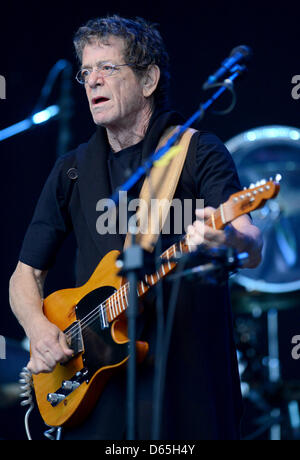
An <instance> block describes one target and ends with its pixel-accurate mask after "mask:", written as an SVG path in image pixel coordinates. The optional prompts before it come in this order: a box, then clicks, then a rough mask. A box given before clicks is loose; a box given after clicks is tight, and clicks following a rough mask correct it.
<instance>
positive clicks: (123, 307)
mask: <svg viewBox="0 0 300 460" xmlns="http://www.w3.org/2000/svg"><path fill="white" fill-rule="evenodd" d="M122 290H123V288H121V302H122V310H123V311H124V310H125V305H124V299H123V292H122Z"/></svg>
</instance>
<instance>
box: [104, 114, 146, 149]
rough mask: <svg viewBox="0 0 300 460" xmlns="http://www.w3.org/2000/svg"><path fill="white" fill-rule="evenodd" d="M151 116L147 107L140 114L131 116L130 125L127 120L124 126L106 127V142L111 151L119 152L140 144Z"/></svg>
mask: <svg viewBox="0 0 300 460" xmlns="http://www.w3.org/2000/svg"><path fill="white" fill-rule="evenodd" d="M151 115H152V109H151V107H150V106H149V107H148V106H147V107H145V108H144V110H143V111H142V112H141V113H139V114H134V115H133V116H132V119H131V123H128V120H127V123H126V126H124V127H123V126H121V125H118V126H109V127H107V128H106V132H107V137H108V142H109V144H110V146H111V149H112V151H113V152H119V151H120V150H123V149H126V148H127V147H131V146H132V145H136V144H138V143H139V142H141V141H142V140H143V139H144V137H145V134H146V131H147V129H148V126H149V121H150V118H151ZM128 126H129V127H128Z"/></svg>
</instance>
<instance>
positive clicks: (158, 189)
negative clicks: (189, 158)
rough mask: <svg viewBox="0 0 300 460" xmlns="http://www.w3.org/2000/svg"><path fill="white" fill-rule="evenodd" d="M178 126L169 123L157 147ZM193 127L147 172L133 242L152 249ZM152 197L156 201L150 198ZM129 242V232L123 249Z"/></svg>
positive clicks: (184, 156)
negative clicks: (134, 240) (136, 231)
mask: <svg viewBox="0 0 300 460" xmlns="http://www.w3.org/2000/svg"><path fill="white" fill-rule="evenodd" d="M178 129H179V127H178V126H175V127H172V126H171V127H170V128H168V129H167V131H166V132H165V133H164V134H163V136H162V137H161V139H160V141H159V143H158V146H157V149H156V151H158V150H159V149H160V148H161V147H162V146H163V145H164V144H165V143H166V142H167V141H168V139H169V138H170V137H171V136H172V135H173V134H174V133H175V131H176V130H178ZM195 132H196V130H194V129H191V128H189V129H187V130H186V131H185V132H184V133H183V134H182V135H181V137H180V139H179V140H177V142H176V143H175V145H174V146H173V147H172V148H171V149H170V151H169V152H167V153H166V154H165V156H164V157H163V159H161V160H159V161H158V162H156V163H154V165H153V166H152V169H151V171H150V174H149V175H148V176H147V177H146V178H145V181H144V184H143V186H142V189H141V192H140V196H139V208H138V210H137V212H136V218H135V219H136V225H137V227H138V233H137V235H136V244H139V245H140V246H141V247H142V248H143V249H145V250H146V251H149V252H152V251H153V249H154V246H155V244H156V242H157V240H158V237H159V234H160V233H161V230H162V229H163V226H164V224H165V221H166V218H167V216H168V212H169V209H170V207H171V204H172V200H173V197H174V194H175V191H176V188H177V185H178V181H179V178H180V175H181V172H182V169H183V165H184V163H185V159H186V155H187V152H188V148H189V144H190V140H191V137H192V135H193V134H194V133H195ZM153 198H154V199H155V202H154V201H153ZM130 244H131V234H130V233H129V232H128V233H127V235H126V239H125V243H124V249H126V248H127V247H128V246H129V245H130Z"/></svg>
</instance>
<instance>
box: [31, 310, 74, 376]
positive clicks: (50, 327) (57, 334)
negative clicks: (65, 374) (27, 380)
mask: <svg viewBox="0 0 300 460" xmlns="http://www.w3.org/2000/svg"><path fill="white" fill-rule="evenodd" d="M28 338H29V340H30V353H31V355H30V361H29V363H28V364H27V368H28V370H29V371H30V372H32V374H40V373H41V372H44V373H49V372H52V371H53V370H54V368H55V367H56V365H57V364H58V363H64V362H66V361H68V360H69V359H70V358H71V357H72V355H73V351H72V350H71V349H70V348H69V346H68V344H67V340H66V336H65V334H64V333H63V332H62V331H61V330H60V329H59V328H58V327H57V326H55V325H54V324H53V323H50V322H49V321H48V320H47V318H46V317H44V318H43V319H39V321H38V322H35V323H34V325H33V326H32V328H30V331H28Z"/></svg>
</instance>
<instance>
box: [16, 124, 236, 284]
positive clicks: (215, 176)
mask: <svg viewBox="0 0 300 460" xmlns="http://www.w3.org/2000/svg"><path fill="white" fill-rule="evenodd" d="M191 143H192V144H195V149H194V148H191V151H189V154H188V157H187V160H186V163H185V166H184V168H183V171H182V175H181V178H180V180H179V184H178V187H177V191H176V194H175V196H174V198H175V199H176V198H179V199H195V198H196V197H197V198H199V199H203V200H204V206H212V207H215V208H217V207H218V206H219V205H220V204H221V203H223V202H225V201H226V200H227V199H228V198H229V196H230V195H231V194H233V193H236V192H237V191H239V190H240V189H241V187H240V183H239V179H238V176H237V173H236V169H235V166H234V163H233V160H232V157H231V155H230V154H229V152H228V151H227V149H226V148H225V146H224V144H222V142H221V141H220V140H219V139H218V138H217V137H216V136H215V135H213V134H211V133H206V132H199V133H197V134H196V135H194V136H193V138H192V141H191ZM142 145H143V142H140V143H138V144H137V145H134V146H132V147H129V148H127V149H124V150H122V151H120V152H117V153H113V152H109V154H108V158H107V172H108V176H109V183H110V191H111V192H113V191H114V190H115V189H117V188H118V187H120V186H121V185H122V184H123V183H124V182H125V181H126V180H127V179H128V177H129V176H130V174H132V172H134V171H135V170H136V169H137V168H138V167H139V166H140V165H141V164H142ZM74 166H77V161H76V151H73V152H70V153H69V154H67V155H65V156H64V157H61V158H59V159H58V160H57V161H56V164H55V166H54V168H53V170H52V171H51V173H50V175H49V178H48V180H47V182H46V184H45V186H44V188H43V191H42V193H41V196H40V198H39V201H38V204H37V206H36V209H35V213H34V216H33V219H32V221H31V223H30V225H29V227H28V230H27V232H26V235H25V238H24V241H23V245H22V249H21V252H20V260H21V262H23V263H25V264H27V265H30V266H32V267H34V268H37V269H40V270H48V269H50V268H51V267H52V266H53V264H54V261H55V257H56V254H57V252H58V250H59V248H60V246H61V244H62V243H63V241H64V239H65V238H66V236H67V235H68V234H69V233H70V232H71V231H72V230H75V236H76V239H77V244H78V247H79V250H80V251H81V252H83V253H84V254H85V256H86V259H88V260H85V264H84V265H85V268H84V273H83V272H82V270H80V269H79V270H77V274H79V275H80V276H77V284H82V283H83V282H85V281H87V279H88V277H89V276H90V275H91V274H92V272H93V269H95V268H96V265H97V261H99V260H101V258H102V257H103V256H104V255H105V253H106V252H107V251H106V247H105V246H106V245H104V248H103V252H102V253H101V252H100V251H99V250H98V253H97V251H96V252H95V251H94V249H95V248H94V247H93V248H92V246H93V243H92V242H91V241H88V242H86V241H84V242H82V240H83V238H82V239H81V238H80V237H81V235H82V234H83V231H84V230H85V231H87V233H88V230H87V229H86V225H85V224H84V220H85V219H84V216H81V213H82V214H83V211H82V210H81V209H80V198H79V196H78V195H79V194H80V191H79V190H78V186H77V177H75V178H73V179H72V178H70V177H72V175H71V174H70V173H69V171H70V170H73V169H75V172H76V171H77V169H76V168H74ZM79 174H80V172H79ZM75 176H76V174H75ZM143 180H144V179H143V178H142V179H140V180H139V182H138V183H137V184H136V185H135V186H134V188H133V189H132V190H131V191H129V193H128V196H129V197H131V198H137V197H138V195H139V192H140V189H141V186H142V184H143ZM97 198H98V197H96V198H95V207H96V201H97ZM78 203H79V204H78ZM82 208H83V206H82ZM79 227H80V228H79ZM95 227H96V222H95ZM85 238H86V237H85ZM99 239H100V238H99ZM124 239H125V236H124V235H122V236H121V240H122V241H124ZM89 240H90V239H89ZM169 242H171V239H166V243H165V245H167V244H169ZM111 244H112V245H114V242H113V241H112V243H111ZM115 244H116V247H115V249H121V247H120V241H116V243H115ZM89 246H91V247H89ZM81 247H82V249H81ZM98 249H99V248H98ZM111 249H112V248H111ZM89 259H91V262H89Z"/></svg>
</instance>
